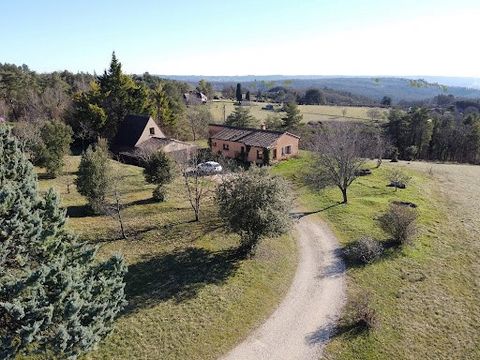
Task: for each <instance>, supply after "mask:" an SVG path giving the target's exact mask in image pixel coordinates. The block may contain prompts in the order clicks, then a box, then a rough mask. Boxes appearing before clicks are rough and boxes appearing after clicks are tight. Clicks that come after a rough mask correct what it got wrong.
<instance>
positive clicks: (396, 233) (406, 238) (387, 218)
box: [378, 204, 418, 245]
mask: <svg viewBox="0 0 480 360" xmlns="http://www.w3.org/2000/svg"><path fill="white" fill-rule="evenodd" d="M417 218H418V212H417V211H416V209H414V208H411V207H409V206H404V205H398V204H390V208H389V209H388V211H387V212H386V213H384V214H383V215H382V216H380V217H379V219H378V221H379V223H380V227H381V228H382V229H383V231H385V232H386V233H387V234H389V235H390V236H391V237H392V240H394V241H395V242H397V243H399V244H402V245H405V244H408V243H409V242H411V240H412V239H413V238H414V237H415V234H416V233H417Z"/></svg>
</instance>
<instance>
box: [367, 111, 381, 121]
mask: <svg viewBox="0 0 480 360" xmlns="http://www.w3.org/2000/svg"><path fill="white" fill-rule="evenodd" d="M367 116H368V117H369V118H370V119H371V120H372V121H375V120H380V118H381V117H382V113H381V112H380V110H378V109H376V108H371V109H369V110H368V111H367Z"/></svg>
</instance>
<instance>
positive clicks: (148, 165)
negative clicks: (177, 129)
mask: <svg viewBox="0 0 480 360" xmlns="http://www.w3.org/2000/svg"><path fill="white" fill-rule="evenodd" d="M143 166H144V169H143V174H144V176H145V181H147V182H148V183H150V184H156V185H157V187H156V188H155V190H154V191H153V194H152V197H153V199H154V200H157V201H164V199H165V190H164V188H163V186H164V185H166V184H168V183H169V182H170V181H171V180H172V177H173V176H172V164H171V161H170V159H169V158H168V157H167V155H165V153H164V152H163V151H156V152H154V153H153V154H151V155H150V156H149V157H148V158H147V159H146V160H145V163H144V165H143Z"/></svg>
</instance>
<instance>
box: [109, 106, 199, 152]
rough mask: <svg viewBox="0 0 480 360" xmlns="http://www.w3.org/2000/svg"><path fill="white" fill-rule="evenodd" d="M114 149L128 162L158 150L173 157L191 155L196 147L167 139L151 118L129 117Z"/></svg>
mask: <svg viewBox="0 0 480 360" xmlns="http://www.w3.org/2000/svg"><path fill="white" fill-rule="evenodd" d="M112 149H113V151H114V152H116V153H118V154H119V155H121V156H122V158H124V159H127V160H128V158H135V157H138V155H139V154H140V153H146V152H154V151H158V150H162V151H164V152H165V153H167V154H172V155H176V154H179V153H190V152H191V151H193V150H194V149H196V146H195V145H192V144H189V143H187V142H183V141H180V140H176V139H171V138H168V137H166V136H165V134H164V133H163V131H162V130H161V129H160V127H159V126H158V125H157V123H156V122H155V121H154V120H153V119H152V117H151V116H146V115H128V116H127V117H125V119H124V120H123V121H122V123H121V124H120V126H119V128H118V132H117V136H116V137H115V138H114V139H113V142H112Z"/></svg>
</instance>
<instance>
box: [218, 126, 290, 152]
mask: <svg viewBox="0 0 480 360" xmlns="http://www.w3.org/2000/svg"><path fill="white" fill-rule="evenodd" d="M211 125H212V126H220V127H223V128H224V129H223V130H220V131H219V132H217V133H216V134H214V135H212V136H211V138H212V139H217V140H225V141H234V142H240V143H243V144H245V145H248V146H258V147H263V148H268V147H270V146H272V145H273V144H274V143H275V141H277V140H278V139H279V138H280V137H281V136H282V135H289V136H293V137H296V138H299V137H298V136H297V135H294V134H291V133H289V132H287V131H284V132H282V131H273V130H261V129H252V128H238V127H234V126H229V125H218V124H211Z"/></svg>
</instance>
